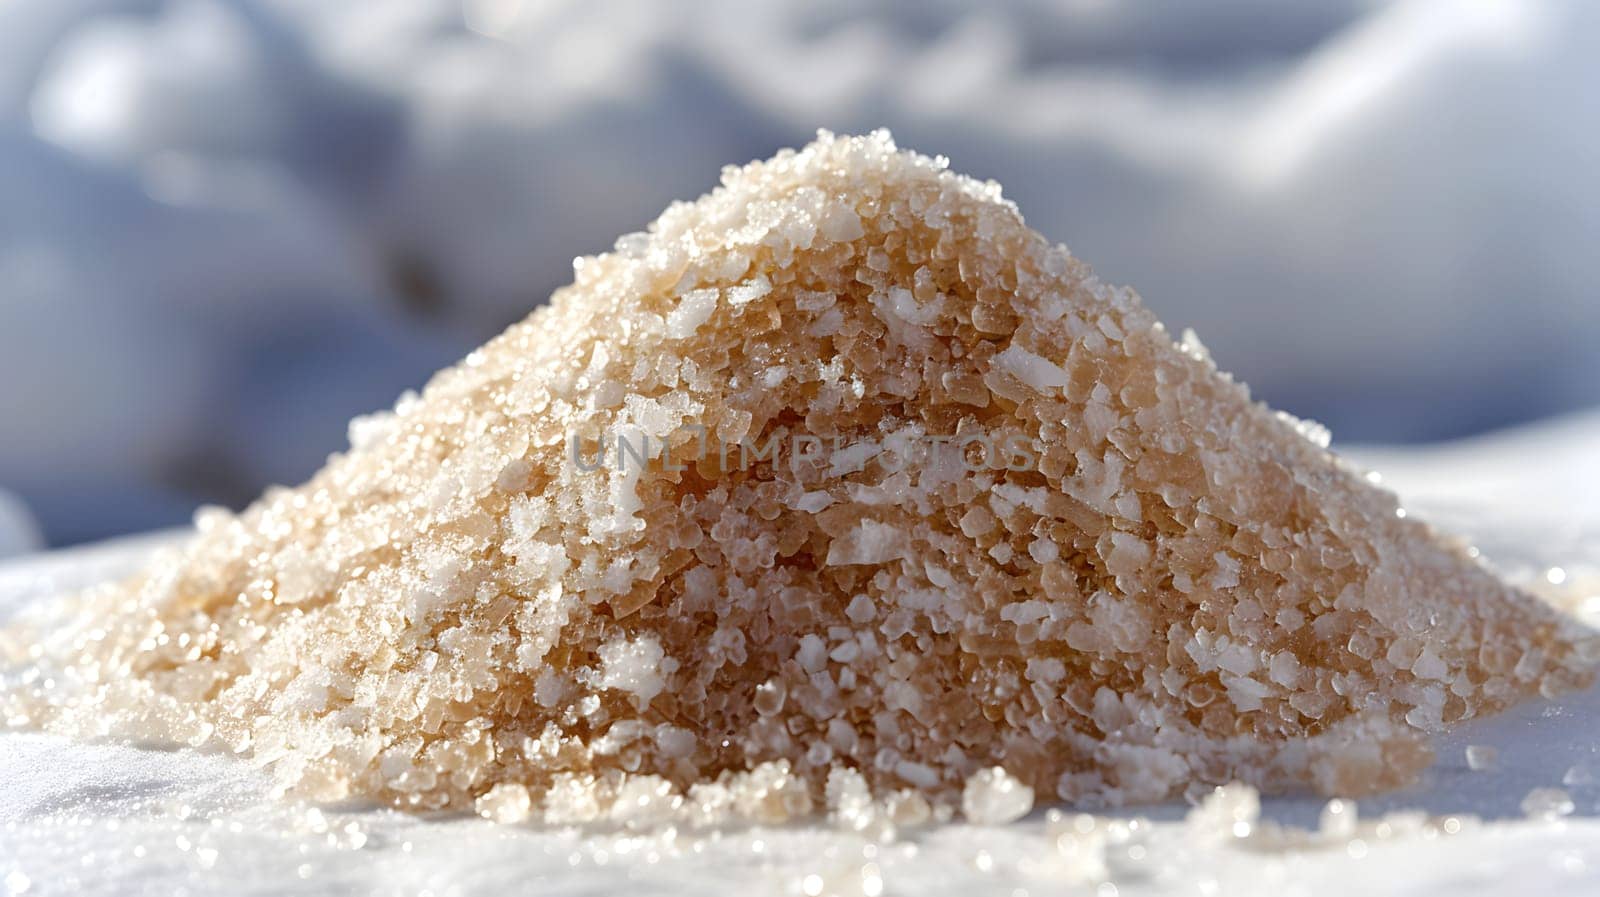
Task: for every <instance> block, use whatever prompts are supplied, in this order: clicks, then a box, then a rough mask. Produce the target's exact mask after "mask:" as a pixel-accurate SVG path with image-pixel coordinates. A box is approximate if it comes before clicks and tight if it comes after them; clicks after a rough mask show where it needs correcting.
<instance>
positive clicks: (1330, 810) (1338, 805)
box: [1317, 798, 1360, 841]
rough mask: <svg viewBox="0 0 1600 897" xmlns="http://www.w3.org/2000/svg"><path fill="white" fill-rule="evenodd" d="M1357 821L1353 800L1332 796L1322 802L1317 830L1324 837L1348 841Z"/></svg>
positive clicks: (1353, 832) (1354, 831) (1353, 834)
mask: <svg viewBox="0 0 1600 897" xmlns="http://www.w3.org/2000/svg"><path fill="white" fill-rule="evenodd" d="M1359 821H1360V820H1359V817H1358V815H1357V810H1356V804H1355V801H1349V800H1340V799H1339V798H1334V799H1333V800H1330V801H1328V802H1327V803H1326V804H1323V806H1322V813H1321V815H1320V816H1318V818H1317V832H1318V833H1319V834H1321V835H1322V837H1324V838H1329V839H1332V840H1336V841H1348V840H1350V839H1351V838H1353V837H1355V834H1356V831H1357V828H1358V825H1357V824H1358V822H1359Z"/></svg>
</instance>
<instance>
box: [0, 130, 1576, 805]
mask: <svg viewBox="0 0 1600 897" xmlns="http://www.w3.org/2000/svg"><path fill="white" fill-rule="evenodd" d="M575 268H576V282H575V283H574V284H573V285H571V286H569V287H566V288H564V289H562V290H559V291H558V292H557V293H556V294H555V295H554V296H553V297H552V299H551V303H550V305H549V307H547V308H543V309H540V310H539V311H537V312H535V313H534V314H533V315H532V316H530V317H529V318H528V319H527V320H525V321H523V322H522V323H520V324H518V325H516V326H514V327H512V328H511V329H510V330H508V331H507V332H506V333H505V334H503V335H501V336H500V337H498V338H496V339H495V340H494V341H492V342H490V343H489V344H488V345H486V346H484V347H483V348H482V349H481V350H479V351H477V352H474V353H473V354H472V355H471V356H469V357H468V358H467V359H466V360H465V361H464V362H463V363H462V364H460V365H459V366H457V367H455V368H452V369H449V370H446V371H443V372H441V373H440V374H438V375H437V376H436V377H435V378H434V379H433V380H432V382H431V383H430V384H429V385H428V387H427V389H426V390H425V391H424V392H423V393H422V394H421V396H411V397H407V398H405V399H403V400H402V401H401V402H400V403H399V404H398V405H397V407H396V408H395V410H394V412H393V413H392V414H383V415H379V416H375V417H372V418H367V419H363V420H358V421H357V422H355V423H354V424H353V425H352V427H351V442H352V447H351V449H350V451H349V452H348V453H346V454H343V455H340V456H336V457H334V458H333V459H332V460H331V461H330V462H329V464H328V465H327V466H326V467H325V468H324V469H323V470H322V471H321V472H320V473H318V474H317V475H316V476H315V477H314V478H313V479H312V480H311V481H310V482H308V483H306V484H305V485H303V486H301V487H299V488H296V489H278V490H274V491H271V492H269V493H268V494H266V495H265V496H263V497H262V498H261V499H260V500H259V501H258V502H257V503H256V504H254V505H253V506H251V507H250V508H249V509H247V510H246V511H245V512H243V513H242V514H239V515H237V516H233V515H230V514H228V513H225V512H221V511H216V512H207V513H204V514H203V515H202V516H201V517H200V519H199V534H198V535H197V536H196V537H195V538H194V539H193V541H192V542H191V543H190V544H189V545H188V546H187V547H186V548H184V549H183V550H182V551H181V553H178V554H176V555H174V556H171V557H168V558H165V559H163V560H162V561H160V562H159V563H157V564H155V565H153V566H152V567H151V568H150V570H149V572H148V573H147V574H146V575H144V576H143V577H142V578H139V579H136V580H134V581H131V582H128V583H124V584H120V585H115V586H111V587H107V588H104V589H101V590H97V591H95V592H92V593H90V594H88V595H87V596H84V598H83V599H82V601H81V602H80V603H78V604H75V605H72V607H73V608H74V610H73V613H74V617H73V619H72V620H70V621H68V622H66V623H64V624H63V623H61V622H59V621H57V622H56V623H54V624H53V625H50V626H41V627H39V628H38V629H37V630H35V631H34V632H33V633H31V634H30V633H29V631H27V630H21V629H18V630H14V631H13V632H12V633H11V634H10V641H11V642H12V650H13V651H20V652H22V653H23V654H26V655H28V657H27V658H26V659H27V660H28V662H29V663H30V664H32V667H31V669H30V670H24V671H23V672H21V673H19V674H13V675H12V676H11V677H10V678H9V679H8V680H7V685H8V687H7V689H6V697H5V698H4V701H5V704H4V709H5V713H6V717H7V719H8V720H9V721H10V722H11V723H12V724H14V725H32V726H45V727H48V728H50V729H53V730H58V731H62V732H68V733H74V734H78V735H90V736H92V735H101V734H111V735H117V736H124V737H139V738H150V737H157V738H162V739H172V740H176V741H180V742H186V743H189V744H195V745H207V744H209V745H222V746H226V747H228V748H231V749H233V750H236V751H240V752H249V753H251V754H253V755H254V756H255V757H256V758H258V759H259V760H261V761H263V762H267V763H270V764H272V765H273V766H274V767H275V768H276V770H277V771H278V773H279V775H280V776H281V779H282V781H283V782H284V784H285V785H286V786H288V787H293V788H295V789H298V790H299V791H300V792H302V793H305V794H309V795H311V796H314V797H319V798H339V797H343V796H346V795H371V796H375V797H378V798H380V799H382V800H385V801H389V802H393V803H395V804H398V805H401V806H405V807H413V808H440V807H458V806H468V805H471V804H472V803H473V802H474V801H475V800H476V801H478V802H479V804H480V807H487V808H488V809H489V811H491V812H492V813H493V814H494V815H496V816H497V817H501V818H510V819H515V818H521V816H522V814H523V813H524V812H526V811H527V810H528V808H530V807H531V808H532V809H533V811H534V812H535V813H540V812H542V813H543V817H544V818H545V819H547V820H550V821H572V820H582V819H588V818H593V817H595V816H596V815H597V814H602V813H605V812H606V811H607V808H608V807H610V806H612V805H617V806H621V805H623V804H626V805H628V806H647V805H650V804H652V803H654V804H655V805H656V806H660V805H661V801H662V800H666V799H668V798H670V799H671V801H673V803H672V806H674V807H679V806H682V804H681V802H678V801H679V799H678V798H676V797H671V796H672V795H674V794H687V795H688V797H689V800H690V804H691V805H693V806H696V807H699V808H700V809H701V810H704V811H707V812H711V811H715V810H717V809H718V808H731V809H733V810H735V811H737V812H742V813H745V814H747V815H752V816H756V817H758V818H765V819H775V818H782V817H784V816H786V815H791V814H795V813H801V812H806V811H808V810H809V809H810V808H811V807H812V805H813V801H814V800H815V799H818V798H821V797H823V795H824V793H825V792H827V793H828V797H829V800H830V801H831V802H832V803H835V804H839V803H841V802H848V801H850V800H859V799H861V798H862V796H863V794H864V788H863V785H864V786H866V787H870V788H871V789H872V790H873V791H875V792H876V793H877V794H878V795H879V796H885V795H890V794H895V795H897V796H896V797H895V798H894V800H895V801H898V804H897V805H898V806H900V807H901V808H902V809H904V808H905V807H907V806H912V805H920V806H926V805H927V803H929V802H931V803H932V804H933V805H935V806H939V805H942V806H951V805H954V804H955V803H956V802H957V801H958V800H959V796H960V793H961V788H962V785H963V783H964V782H966V781H968V779H969V778H971V779H973V780H975V781H981V782H989V781H991V780H994V781H998V782H1000V783H1001V784H1005V785H1006V788H1005V789H1004V791H1003V793H1002V792H1000V791H995V790H993V789H991V790H990V791H988V792H983V791H981V790H980V792H979V793H976V794H973V793H971V791H970V789H969V795H968V797H969V801H968V803H969V805H977V806H983V805H985V800H986V798H987V799H989V800H988V802H989V803H996V801H998V804H1004V806H1003V807H1000V811H1003V812H1004V813H1005V814H1006V815H1014V814H1015V812H1016V811H1017V810H1019V809H1021V810H1025V809H1026V803H1025V799H1024V803H1022V804H1021V805H1017V804H1016V801H1015V800H1014V799H1013V798H1012V797H1010V795H1015V794H1019V793H1023V792H1018V791H1017V790H1016V788H1015V787H1013V786H1015V785H1016V784H1017V783H1016V782H1014V781H1012V780H1011V779H1009V778H1006V777H1005V776H1003V775H999V774H995V773H989V772H984V770H987V769H988V768H989V767H992V766H995V765H1002V766H1004V767H1005V769H1006V770H1008V771H1009V773H1010V775H1011V776H1014V777H1015V778H1016V779H1018V780H1020V783H1021V784H1024V785H1026V786H1030V787H1031V788H1033V789H1034V791H1035V792H1036V793H1037V794H1039V795H1040V796H1041V797H1043V798H1046V799H1048V798H1049V797H1050V796H1052V795H1053V796H1056V797H1059V798H1062V799H1066V800H1072V801H1080V802H1085V803H1110V804H1114V803H1119V802H1125V801H1141V800H1151V799H1159V798H1163V797H1167V796H1169V795H1172V794H1173V793H1175V792H1177V791H1179V790H1181V789H1182V788H1184V787H1185V786H1186V785H1188V784H1190V783H1221V782H1226V781H1229V780H1234V779H1237V780H1243V781H1245V782H1249V783H1252V784H1254V785H1258V786H1261V787H1263V788H1266V789H1269V790H1282V789H1287V788H1292V787H1296V786H1301V785H1306V784H1309V785H1312V786H1314V787H1316V788H1317V789H1319V790H1322V791H1325V792H1337V793H1341V794H1354V793H1362V792H1367V791H1371V790H1374V789H1380V788H1384V787H1389V786H1395V785H1399V784H1401V783H1403V782H1405V781H1407V780H1408V779H1409V778H1410V777H1411V776H1412V775H1413V774H1414V773H1415V772H1416V771H1417V770H1418V769H1420V768H1421V767H1422V766H1423V765H1425V763H1426V762H1427V759H1428V752H1427V749H1426V746H1425V742H1424V740H1423V736H1425V734H1426V733H1429V732H1433V731H1436V730H1438V729H1440V728H1441V727H1443V726H1446V725H1449V724H1451V723H1455V722H1459V721H1461V720H1465V719H1468V718H1471V717H1473V716H1477V715H1481V714H1483V713H1486V712H1489V711H1492V710H1494V709H1496V708H1499V707H1502V706H1504V705H1505V704H1507V703H1509V702H1511V701H1513V700H1516V699H1517V698H1519V697H1522V696H1524V695H1528V694H1530V693H1533V692H1536V691H1545V692H1550V691H1554V690H1558V689H1563V688H1567V687H1571V686H1575V685H1578V684H1580V683H1581V682H1583V681H1585V678H1586V676H1587V672H1586V669H1587V664H1586V662H1584V659H1583V658H1580V657H1579V655H1580V653H1584V654H1586V653H1587V652H1580V651H1578V650H1577V649H1576V648H1575V645H1576V644H1578V642H1577V641H1576V640H1577V639H1578V638H1579V636H1580V634H1579V633H1577V632H1576V631H1575V630H1573V629H1571V628H1569V627H1570V626H1571V625H1572V624H1569V623H1567V622H1566V621H1565V619H1564V618H1563V617H1561V616H1559V615H1558V614H1556V613H1555V612H1554V611H1552V610H1549V609H1547V608H1546V607H1545V606H1543V605H1541V604H1540V603H1538V602H1537V601H1536V600H1535V599H1533V598H1530V597H1528V596H1525V595H1523V594H1521V593H1519V592H1517V591H1515V590H1513V589H1511V588H1509V587H1507V586H1505V585H1503V584H1502V583H1500V582H1498V581H1497V580H1496V579H1495V578H1494V577H1493V576H1492V575H1491V574H1489V573H1488V572H1486V571H1485V570H1484V569H1483V568H1482V567H1481V566H1480V565H1479V564H1478V563H1477V562H1476V561H1475V560H1473V558H1472V557H1471V556H1469V554H1468V553H1467V552H1466V551H1465V550H1464V549H1463V548H1462V547H1460V546H1458V545H1456V544H1454V543H1451V542H1449V541H1447V540H1445V539H1442V538H1440V537H1439V536H1437V535H1436V534H1434V533H1433V532H1432V531H1430V530H1429V528H1428V527H1427V526H1426V525H1424V524H1422V523H1420V522H1418V521H1416V520H1412V519H1407V518H1405V517H1404V516H1403V514H1402V513H1401V512H1400V510H1399V509H1398V507H1397V505H1396V501H1395V498H1394V497H1393V496H1392V495H1390V494H1389V493H1387V492H1385V491H1382V490H1381V489H1379V488H1376V487H1375V486H1374V485H1372V484H1371V483H1369V482H1367V481H1366V480H1365V479H1364V478H1363V477H1362V476H1361V475H1360V474H1359V473H1357V472H1355V471H1352V470H1350V469H1347V468H1345V467H1343V466H1341V464H1340V463H1339V462H1338V461H1337V459H1335V458H1334V457H1333V456H1332V455H1330V454H1329V453H1328V452H1327V451H1326V449H1325V444H1326V438H1325V436H1322V435H1320V434H1319V432H1318V428H1316V427H1314V426H1313V425H1307V424H1303V423H1300V422H1298V421H1295V420H1293V419H1291V418H1288V417H1286V416H1283V415H1278V414H1274V413H1273V412H1272V411H1270V410H1268V409H1267V408H1265V407H1264V406H1261V405H1258V404H1253V403H1252V402H1251V401H1250V398H1249V394H1248V392H1247V390H1246V389H1245V387H1244V386H1243V385H1241V384H1238V383H1235V382H1233V381H1232V380H1231V379H1229V378H1228V377H1227V376H1226V375H1223V374H1220V373H1218V372H1217V370H1216V369H1215V367H1214V366H1213V365H1212V363H1211V361H1210V360H1209V359H1208V358H1207V357H1206V355H1205V353H1204V350H1203V349H1201V348H1200V347H1199V345H1198V343H1195V342H1194V341H1192V340H1191V339H1185V341H1184V342H1183V344H1181V345H1179V344H1174V342H1173V341H1172V339H1171V338H1170V337H1169V335H1168V334H1167V333H1166V332H1165V331H1164V330H1163V329H1162V327H1161V325H1160V324H1159V323H1158V322H1157V321H1156V320H1155V319H1154V318H1153V317H1152V316H1151V315H1150V314H1149V313H1148V312H1147V311H1146V310H1145V309H1144V308H1142V307H1141V305H1140V303H1139V301H1138V298H1137V297H1136V296H1135V295H1134V294H1133V293H1132V292H1131V291H1129V290H1126V289H1119V288H1114V287H1111V286H1108V285H1106V284H1103V283H1101V282H1100V281H1099V280H1097V279H1096V278H1095V277H1094V276H1093V275H1092V274H1091V273H1090V271H1089V269H1088V268H1087V267H1086V266H1084V265H1083V264H1082V263H1081V262H1079V261H1077V260H1076V259H1074V258H1072V256H1070V255H1069V254H1068V253H1067V251H1066V250H1065V249H1064V248H1061V247H1052V246H1050V245H1049V244H1047V243H1046V242H1045V241H1044V240H1043V239H1042V238H1041V237H1040V236H1039V235H1038V234H1036V233H1034V232H1032V231H1031V230H1029V229H1028V228H1027V227H1026V226H1025V225H1024V223H1023V220H1022V218H1021V216H1020V215H1019V214H1018V212H1017V210H1016V208H1015V207H1014V206H1012V205H1011V204H1010V203H1009V202H1006V201H1003V200H1002V199H1001V197H1000V191H999V188H998V187H997V186H995V185H993V184H981V183H978V182H976V181H973V180H970V179H966V178H962V177H958V176H955V175H953V174H950V173H948V172H947V171H945V163H944V162H943V161H942V160H931V159H928V158H925V157H922V156H918V155H915V154H911V153H906V152H900V151H897V150H896V148H895V146H894V144H893V143H892V141H891V139H890V138H889V136H888V135H887V134H884V133H878V134H874V135H872V136H870V137H864V138H834V137H832V136H831V135H827V134H823V135H821V136H820V137H819V139H818V140H817V142H815V143H813V144H812V145H810V146H808V147H806V148H805V149H804V150H802V151H800V152H784V153H780V154H779V155H778V156H776V157H775V158H774V159H772V160H771V161H768V162H763V163H756V164H752V165H749V166H747V167H745V168H742V169H740V168H730V169H728V170H727V171H726V172H725V173H724V178H723V186H722V187H721V188H720V189H718V190H717V191H715V192H713V193H711V194H710V195H708V196H706V197H704V198H702V199H700V200H699V201H697V202H695V203H692V204H679V205H675V206H673V207H672V208H670V209H668V210H667V211H666V213H665V214H663V215H662V217H661V218H660V219H659V220H658V221H657V222H656V223H655V224H654V225H653V226H652V227H651V229H650V231H649V232H648V233H647V234H635V235H631V236H628V237H624V238H623V239H622V240H620V241H619V242H618V244H617V249H616V251H614V252H612V253H609V254H606V255H602V256H598V257H595V258H587V259H580V260H578V262H577V263H576V265H575ZM696 427H699V428H703V429H695V428H696ZM774 436H776V437H778V440H779V441H778V443H777V449H776V455H775V456H774V457H770V458H756V457H752V456H753V455H758V454H762V453H763V452H764V451H765V450H770V449H771V445H772V443H771V440H772V438H773V437H774ZM572 437H579V439H578V442H577V443H576V448H577V450H576V451H574V443H573V442H572ZM619 437H621V438H622V439H623V440H624V441H625V442H626V443H627V445H626V446H622V447H619V446H618V445H617V444H616V442H617V439H618V438H619ZM980 437H982V438H980ZM943 438H959V439H960V440H962V441H964V443H965V445H964V451H959V452H958V451H952V450H950V449H949V448H948V446H944V447H943V448H941V445H940V444H938V440H939V439H943ZM985 439H986V440H988V442H985V441H984V440H985ZM646 440H649V441H650V447H651V450H652V452H653V453H654V454H656V457H655V458H653V459H652V460H650V461H649V462H648V463H643V464H641V463H638V461H637V459H636V458H634V457H632V456H631V455H628V454H627V453H626V451H625V449H627V448H637V447H638V446H640V445H642V444H644V443H645V441H646ZM663 442H665V443H667V444H669V445H670V449H669V450H668V452H667V453H666V456H665V457H664V458H663V457H661V455H660V452H659V446H660V445H661V444H662V443H663ZM741 443H743V444H741ZM597 445H605V446H609V451H608V453H607V454H608V455H609V456H610V457H608V458H605V459H602V461H603V463H597V461H596V446H597ZM701 446H705V447H707V449H708V450H706V451H704V452H702V451H701V450H700V449H701ZM747 447H748V448H752V449H754V450H755V451H753V452H750V453H748V454H746V448H747ZM697 456H698V459H697ZM986 462H987V463H986ZM679 467H683V468H685V469H681V470H680V469H677V468H679ZM33 639H38V640H39V644H38V646H37V647H33V648H31V650H30V647H31V645H32V640H33ZM850 769H853V770H856V771H858V773H857V772H850V771H849V770H850ZM830 772H831V773H833V784H832V785H831V786H829V787H827V788H825V787H824V783H825V782H827V780H828V778H829V774H830ZM980 773H981V775H980ZM984 776H987V777H988V778H983V777H984ZM719 777H720V778H719ZM708 783H710V784H708ZM997 796H999V797H1004V798H1005V799H1004V800H998V797H997ZM919 802H920V803H919ZM998 804H997V805H998ZM911 815H913V816H917V815H918V814H916V813H913V814H911Z"/></svg>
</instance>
